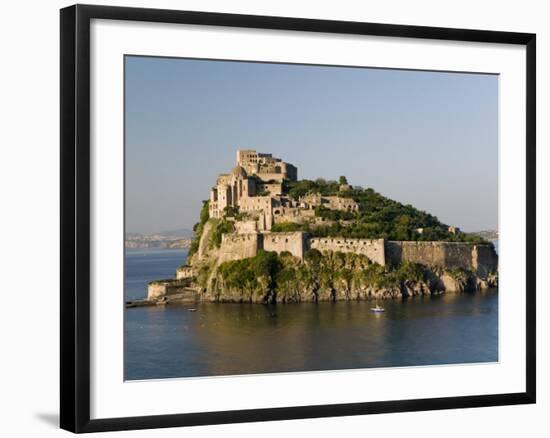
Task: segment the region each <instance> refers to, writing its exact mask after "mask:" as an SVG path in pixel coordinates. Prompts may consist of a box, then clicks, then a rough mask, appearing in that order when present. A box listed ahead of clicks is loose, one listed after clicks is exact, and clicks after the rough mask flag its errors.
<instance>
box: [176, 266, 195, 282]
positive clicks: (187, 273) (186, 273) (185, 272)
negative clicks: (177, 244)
mask: <svg viewBox="0 0 550 438" xmlns="http://www.w3.org/2000/svg"><path fill="white" fill-rule="evenodd" d="M195 275H196V272H195V268H193V267H192V266H189V265H182V266H179V267H178V268H177V269H176V280H182V279H184V278H193V277H194V276H195Z"/></svg>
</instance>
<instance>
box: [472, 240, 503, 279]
mask: <svg viewBox="0 0 550 438" xmlns="http://www.w3.org/2000/svg"><path fill="white" fill-rule="evenodd" d="M472 265H473V269H474V270H475V272H476V274H477V275H478V276H480V277H482V278H485V277H487V274H489V272H495V271H497V270H498V255H497V253H496V251H495V247H494V246H493V245H476V246H475V247H474V250H473V251H472Z"/></svg>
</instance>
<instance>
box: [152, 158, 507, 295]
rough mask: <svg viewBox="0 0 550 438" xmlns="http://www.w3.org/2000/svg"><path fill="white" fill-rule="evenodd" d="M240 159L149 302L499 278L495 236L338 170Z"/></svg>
mask: <svg viewBox="0 0 550 438" xmlns="http://www.w3.org/2000/svg"><path fill="white" fill-rule="evenodd" d="M237 164H238V165H237V167H236V168H234V169H233V170H232V171H231V173H229V174H226V175H220V177H219V178H218V180H217V182H216V185H215V187H214V188H213V189H212V191H211V196H210V199H209V200H208V201H205V203H204V205H203V208H202V210H201V212H200V222H199V223H198V224H196V225H195V228H194V232H195V237H194V240H193V242H192V244H191V247H190V251H189V257H188V260H187V263H186V264H185V265H183V266H181V267H179V268H178V269H177V271H176V278H175V279H172V280H170V279H169V280H162V281H152V282H151V283H150V284H149V297H148V298H149V300H151V301H152V302H155V301H157V300H162V302H163V303H166V301H168V302H169V301H170V297H172V299H174V300H176V298H175V297H176V296H180V297H181V296H185V297H187V298H189V296H190V295H192V296H193V297H194V298H195V299H198V300H206V301H227V302H253V303H270V302H284V303H289V302H316V301H338V300H365V299H385V298H400V297H411V296H418V295H427V294H436V293H442V292H464V291H475V290H482V289H487V288H491V287H496V286H497V284H498V257H497V255H496V252H495V249H494V246H493V245H492V244H491V243H489V242H487V241H485V240H484V239H483V238H480V237H479V236H473V235H469V234H466V233H462V232H461V231H460V230H459V229H458V228H456V227H449V226H447V225H444V224H442V223H441V222H439V221H438V220H437V218H435V217H434V216H431V215H429V214H428V213H425V212H421V211H419V210H417V209H415V208H414V207H412V206H410V205H407V206H405V205H402V204H400V203H398V202H396V201H392V200H389V199H387V198H384V197H383V196H381V195H379V194H377V193H376V192H374V191H373V190H372V189H362V188H359V187H352V186H350V185H349V184H348V183H347V181H346V179H345V178H344V177H341V181H340V182H339V183H336V182H332V181H325V180H316V181H306V180H303V181H298V180H297V169H296V168H295V167H294V166H292V165H290V164H288V163H284V162H283V161H282V160H279V159H276V158H273V157H272V156H271V155H270V154H257V153H256V152H255V151H238V153H237ZM283 165H284V166H283ZM281 166H283V167H284V169H286V170H285V172H286V173H285V172H282V173H281V174H278V173H277V169H279V168H281ZM277 175H278V176H277ZM266 178H267V179H266Z"/></svg>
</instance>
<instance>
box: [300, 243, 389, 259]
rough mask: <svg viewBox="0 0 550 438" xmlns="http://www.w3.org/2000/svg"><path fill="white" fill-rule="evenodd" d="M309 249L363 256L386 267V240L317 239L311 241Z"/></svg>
mask: <svg viewBox="0 0 550 438" xmlns="http://www.w3.org/2000/svg"><path fill="white" fill-rule="evenodd" d="M309 247H310V248H311V249H316V250H318V251H321V252H323V251H340V252H344V253H346V252H353V253H356V254H363V255H365V256H367V257H368V258H369V259H370V260H372V261H373V262H375V263H378V264H379V265H382V266H385V265H386V255H385V245H384V239H374V240H371V239H345V238H343V237H316V238H312V239H309Z"/></svg>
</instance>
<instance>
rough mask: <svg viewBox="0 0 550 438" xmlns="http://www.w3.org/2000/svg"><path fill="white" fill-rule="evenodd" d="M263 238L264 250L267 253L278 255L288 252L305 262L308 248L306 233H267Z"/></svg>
mask: <svg viewBox="0 0 550 438" xmlns="http://www.w3.org/2000/svg"><path fill="white" fill-rule="evenodd" d="M263 238H264V239H263V249H264V250H265V251H275V252H276V253H277V254H280V253H281V252H283V251H288V252H290V253H291V254H292V255H293V256H294V257H298V258H299V259H300V260H303V258H304V252H305V248H306V246H307V243H306V239H307V238H306V234H305V233H303V232H301V231H296V232H293V233H266V234H264V235H263Z"/></svg>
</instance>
